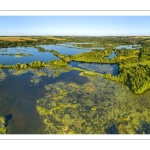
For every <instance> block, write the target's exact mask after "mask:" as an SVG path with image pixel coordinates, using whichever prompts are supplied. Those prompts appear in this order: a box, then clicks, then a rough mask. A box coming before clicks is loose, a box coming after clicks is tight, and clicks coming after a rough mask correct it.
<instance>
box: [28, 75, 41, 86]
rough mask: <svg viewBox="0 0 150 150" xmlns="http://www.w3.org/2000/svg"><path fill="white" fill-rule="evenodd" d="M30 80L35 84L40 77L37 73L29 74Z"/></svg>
mask: <svg viewBox="0 0 150 150" xmlns="http://www.w3.org/2000/svg"><path fill="white" fill-rule="evenodd" d="M30 81H31V82H32V83H34V84H35V85H36V84H38V83H39V82H40V81H41V78H40V77H39V76H38V75H33V76H31V80H30Z"/></svg>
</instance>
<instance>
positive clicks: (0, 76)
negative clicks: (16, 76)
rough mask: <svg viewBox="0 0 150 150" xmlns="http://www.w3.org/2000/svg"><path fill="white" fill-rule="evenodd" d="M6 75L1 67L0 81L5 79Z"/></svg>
mask: <svg viewBox="0 0 150 150" xmlns="http://www.w3.org/2000/svg"><path fill="white" fill-rule="evenodd" d="M6 77H7V75H6V73H5V72H4V71H3V70H2V69H0V81H3V80H4V79H6Z"/></svg>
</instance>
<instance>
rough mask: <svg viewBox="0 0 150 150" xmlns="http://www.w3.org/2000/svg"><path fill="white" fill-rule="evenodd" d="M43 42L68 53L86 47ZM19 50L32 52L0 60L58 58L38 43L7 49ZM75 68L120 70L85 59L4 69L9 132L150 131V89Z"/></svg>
mask: <svg viewBox="0 0 150 150" xmlns="http://www.w3.org/2000/svg"><path fill="white" fill-rule="evenodd" d="M43 47H44V48H45V49H47V50H50V49H54V50H56V51H58V52H59V53H65V54H78V53H82V52H83V51H82V49H76V48H67V47H63V46H60V45H43ZM2 50H3V51H4V50H5V49H1V51H2ZM17 52H22V53H25V54H32V55H33V56H23V57H14V56H7V55H3V56H2V55H0V64H1V63H3V64H15V63H18V62H20V63H24V62H32V61H34V60H41V61H50V60H53V59H58V58H57V57H55V56H54V55H53V54H52V53H50V52H38V50H37V49H36V48H33V47H22V48H8V49H7V53H12V54H16V53H17ZM84 52H85V50H84ZM0 53H6V52H0ZM71 67H79V68H83V69H86V70H91V71H96V72H100V73H104V74H105V73H111V74H112V75H115V76H117V75H118V65H117V64H113V65H110V64H96V63H80V62H70V63H69V65H68V66H67V67H60V68H57V67H45V68H40V69H31V68H30V69H21V70H19V69H18V70H17V69H0V91H1V94H0V116H9V115H12V118H11V119H10V120H9V121H8V125H7V134H118V133H120V134H135V133H139V134H142V133H148V134H149V133H150V128H149V126H150V113H149V112H150V111H149V110H150V99H149V97H150V90H147V91H145V92H144V93H143V94H140V95H136V94H134V93H133V92H132V91H131V90H130V89H129V88H128V87H127V86H126V85H124V84H120V83H118V82H114V81H110V80H107V79H105V78H103V77H97V76H80V71H75V70H71Z"/></svg>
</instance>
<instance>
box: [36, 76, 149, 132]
mask: <svg viewBox="0 0 150 150" xmlns="http://www.w3.org/2000/svg"><path fill="white" fill-rule="evenodd" d="M88 78H89V79H90V80H91V81H90V82H88V83H85V84H83V85H78V84H75V83H69V84H67V83H65V82H58V83H55V84H48V85H45V89H46V90H47V93H46V94H45V96H44V97H43V98H41V99H38V100H37V111H38V113H39V115H40V116H41V119H42V121H43V123H44V124H45V126H46V128H45V132H46V133H50V134H105V133H120V134H135V133H149V131H148V130H146V129H145V128H148V127H145V126H146V125H147V124H150V114H149V108H150V100H149V99H148V97H146V99H145V100H144V101H142V102H141V97H138V96H136V95H133V93H132V92H131V91H129V90H128V89H126V88H125V87H124V86H122V85H119V84H117V83H115V82H112V81H108V80H106V79H104V78H103V77H94V78H93V77H88ZM149 96H150V95H149ZM135 99H136V100H135ZM135 101H136V104H135ZM142 103H143V104H142ZM141 104H142V105H141ZM144 121H145V124H146V125H145V124H143V122H144ZM144 127H145V128H144Z"/></svg>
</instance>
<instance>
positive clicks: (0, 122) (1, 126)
mask: <svg viewBox="0 0 150 150" xmlns="http://www.w3.org/2000/svg"><path fill="white" fill-rule="evenodd" d="M0 134H6V127H5V119H4V117H2V116H0Z"/></svg>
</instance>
